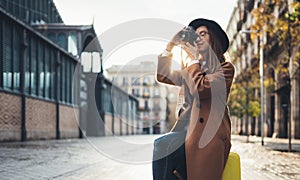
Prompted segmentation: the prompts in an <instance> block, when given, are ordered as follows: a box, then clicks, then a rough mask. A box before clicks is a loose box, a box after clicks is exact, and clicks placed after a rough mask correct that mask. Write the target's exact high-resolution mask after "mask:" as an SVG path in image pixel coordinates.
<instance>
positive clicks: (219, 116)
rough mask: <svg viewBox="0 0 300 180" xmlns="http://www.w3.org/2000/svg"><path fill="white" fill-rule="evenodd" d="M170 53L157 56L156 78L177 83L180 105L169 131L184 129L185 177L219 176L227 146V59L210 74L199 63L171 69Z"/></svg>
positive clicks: (229, 67)
mask: <svg viewBox="0 0 300 180" xmlns="http://www.w3.org/2000/svg"><path fill="white" fill-rule="evenodd" d="M171 67H172V59H171V58H170V57H163V56H159V57H158V66H157V74H156V79H157V81H159V82H162V83H166V84H170V85H175V86H180V87H181V91H180V94H181V95H183V97H184V98H183V99H182V100H183V102H179V103H178V104H181V106H182V107H183V109H184V110H183V112H182V113H181V114H180V116H179V118H178V120H177V123H176V124H175V127H174V128H173V130H172V131H181V130H187V136H186V141H185V150H186V164H187V177H188V180H201V179H204V180H214V179H216V180H220V179H222V173H223V169H224V167H225V164H226V161H227V158H228V154H229V151H230V148H231V143H230V141H231V139H230V138H231V137H230V134H231V122H230V117H229V113H228V109H227V106H226V103H227V99H228V95H229V92H230V88H231V84H232V81H233V76H234V66H233V65H232V64H231V63H230V62H224V63H221V65H220V68H218V70H217V71H216V72H215V73H213V74H206V72H205V71H204V70H201V66H200V64H193V65H191V66H189V67H188V68H185V69H182V70H174V71H172V70H171Z"/></svg>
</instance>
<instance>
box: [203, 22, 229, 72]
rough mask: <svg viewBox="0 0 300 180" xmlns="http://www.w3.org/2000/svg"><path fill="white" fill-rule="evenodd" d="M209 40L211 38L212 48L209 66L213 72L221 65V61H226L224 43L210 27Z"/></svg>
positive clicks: (210, 49) (209, 52)
mask: <svg viewBox="0 0 300 180" xmlns="http://www.w3.org/2000/svg"><path fill="white" fill-rule="evenodd" d="M207 30H208V31H209V35H210V36H209V40H210V48H209V51H208V57H207V58H208V62H207V66H208V69H209V71H210V72H211V73H213V72H215V71H216V70H217V69H218V68H219V67H220V63H222V62H225V57H224V54H223V49H222V45H221V43H220V40H219V39H218V37H217V35H216V34H215V33H214V31H213V30H212V29H209V27H207Z"/></svg>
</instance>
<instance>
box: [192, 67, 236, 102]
mask: <svg viewBox="0 0 300 180" xmlns="http://www.w3.org/2000/svg"><path fill="white" fill-rule="evenodd" d="M187 71H188V73H189V79H190V80H188V81H187V84H188V87H189V89H190V93H191V94H194V95H195V93H198V96H199V98H200V99H206V98H211V97H212V94H213V95H218V94H220V93H225V94H227V93H228V92H229V90H230V87H231V84H232V81H233V77H234V66H233V65H232V64H231V63H230V62H224V63H222V64H221V66H220V68H218V69H217V70H216V71H215V72H214V73H212V74H206V72H205V71H204V70H201V68H200V65H199V64H193V65H191V66H190V67H188V68H187Z"/></svg>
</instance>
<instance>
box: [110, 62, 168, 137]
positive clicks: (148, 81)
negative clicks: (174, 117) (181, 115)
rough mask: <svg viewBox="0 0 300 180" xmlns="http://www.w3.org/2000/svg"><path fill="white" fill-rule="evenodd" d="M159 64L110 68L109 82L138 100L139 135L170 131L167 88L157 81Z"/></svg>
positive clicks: (151, 63) (149, 63)
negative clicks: (157, 66)
mask: <svg viewBox="0 0 300 180" xmlns="http://www.w3.org/2000/svg"><path fill="white" fill-rule="evenodd" d="M155 72H156V65H155V64H154V63H153V62H149V61H141V62H139V64H130V65H124V66H122V65H114V66H112V67H110V68H108V69H107V74H108V79H110V80H111V81H112V83H113V84H114V85H116V86H119V87H120V88H122V89H123V90H124V91H126V92H127V93H128V94H131V95H133V96H135V97H136V98H137V99H138V111H137V113H136V120H137V126H138V132H139V133H143V134H159V133H165V132H168V131H169V107H168V99H167V92H168V90H167V87H166V86H165V85H161V84H159V83H157V81H156V80H155Z"/></svg>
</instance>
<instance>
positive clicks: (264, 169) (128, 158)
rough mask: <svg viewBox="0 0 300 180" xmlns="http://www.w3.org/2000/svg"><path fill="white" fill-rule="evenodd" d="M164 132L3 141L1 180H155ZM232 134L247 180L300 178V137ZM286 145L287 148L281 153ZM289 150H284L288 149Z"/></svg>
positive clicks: (0, 157)
mask: <svg viewBox="0 0 300 180" xmlns="http://www.w3.org/2000/svg"><path fill="white" fill-rule="evenodd" d="M158 136H160V135H138V136H122V137H117V138H116V137H99V138H88V139H65V140H47V141H28V142H23V143H22V142H11V143H0V162H1V163H0V179H1V180H2V179H5V180H6V179H13V180H15V179H22V180H23V179H84V180H85V179H91V180H94V179H101V180H127V179H130V180H140V179H143V180H152V169H151V157H152V148H153V145H152V142H153V140H154V139H155V138H157V137H158ZM246 138H247V137H246V136H237V135H232V149H231V151H235V152H238V153H239V155H240V157H241V170H242V179H243V180H248V179H249V180H252V179H254V180H268V179H270V180H274V179H276V180H281V179H300V151H298V150H300V141H299V140H293V146H292V147H293V149H294V150H296V151H298V152H292V153H287V152H284V150H286V149H287V139H272V138H265V139H264V140H265V145H264V146H261V139H260V137H255V136H250V137H249V142H248V143H246ZM277 149H280V150H281V151H277ZM282 150H283V151H282Z"/></svg>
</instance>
